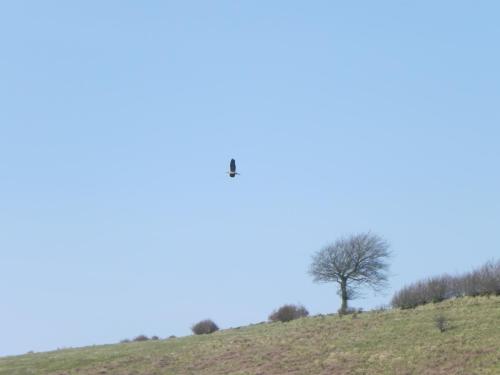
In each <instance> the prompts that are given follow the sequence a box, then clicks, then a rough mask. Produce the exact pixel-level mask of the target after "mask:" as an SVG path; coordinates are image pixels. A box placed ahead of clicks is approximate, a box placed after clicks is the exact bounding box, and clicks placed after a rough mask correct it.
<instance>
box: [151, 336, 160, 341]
mask: <svg viewBox="0 0 500 375" xmlns="http://www.w3.org/2000/svg"><path fill="white" fill-rule="evenodd" d="M159 339H160V338H159V337H158V336H151V340H159Z"/></svg>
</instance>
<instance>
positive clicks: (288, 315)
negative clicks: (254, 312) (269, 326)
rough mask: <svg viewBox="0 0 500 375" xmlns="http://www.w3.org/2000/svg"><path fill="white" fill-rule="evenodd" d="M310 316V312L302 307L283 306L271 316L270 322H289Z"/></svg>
mask: <svg viewBox="0 0 500 375" xmlns="http://www.w3.org/2000/svg"><path fill="white" fill-rule="evenodd" d="M308 315H309V311H307V309H306V308H305V307H304V306H302V305H283V306H281V307H280V308H279V309H277V310H274V311H273V312H272V313H271V315H269V320H270V321H272V322H289V321H290V320H294V319H298V318H303V317H306V316H308Z"/></svg>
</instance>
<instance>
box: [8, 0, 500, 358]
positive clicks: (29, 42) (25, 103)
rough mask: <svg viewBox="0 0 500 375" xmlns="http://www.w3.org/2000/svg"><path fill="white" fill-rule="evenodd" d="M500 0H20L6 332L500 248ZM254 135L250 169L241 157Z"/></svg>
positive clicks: (145, 328)
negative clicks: (361, 267)
mask: <svg viewBox="0 0 500 375" xmlns="http://www.w3.org/2000/svg"><path fill="white" fill-rule="evenodd" d="M499 14H500V5H499V3H498V2H497V1H477V2H470V1H455V0H453V1H451V0H450V1H439V2H437V1H418V2H415V1H413V2H410V1H377V2H374V1H362V2H345V1H343V2H341V1H314V2H311V1H289V0H287V1H274V2H269V1H233V0H227V1H177V2H173V1H159V0H158V1H118V0H114V1H90V0H85V1H62V0H61V1H53V0H47V1H21V0H20V1H4V2H2V3H1V4H0V254H1V257H0V355H9V354H18V353H24V352H27V351H29V350H34V351H42V350H52V349H56V348H58V347H70V346H82V345H92V344H102V343H113V342H118V341H119V340H121V339H124V338H132V337H134V336H136V335H139V334H147V335H159V336H160V337H165V336H169V335H172V334H175V335H178V336H179V335H187V334H190V326H191V325H192V324H193V323H195V322H197V321H199V320H201V319H205V318H212V319H213V320H214V321H215V322H216V323H217V324H218V325H219V326H220V327H221V328H228V327H231V326H239V325H245V324H248V323H252V322H254V323H255V322H259V321H263V320H266V319H267V316H268V315H269V313H271V312H272V310H273V309H274V308H276V307H279V306H280V305H282V304H285V303H302V304H304V305H305V306H306V307H307V308H308V309H309V311H310V312H311V313H312V314H317V313H329V312H334V311H336V310H337V309H338V307H339V305H340V301H339V298H338V296H337V295H336V293H335V286H334V285H331V284H330V285H317V284H313V282H312V278H311V277H310V276H309V275H308V274H307V269H308V267H309V264H310V261H311V256H312V254H313V253H314V252H316V251H317V250H318V249H320V248H321V247H322V246H324V245H325V244H327V243H328V242H330V241H334V240H335V239H337V238H338V237H339V236H342V235H346V234H350V233H357V232H362V231H372V232H373V233H376V234H379V235H381V236H383V237H384V238H386V239H387V240H388V241H389V242H390V243H391V247H392V250H393V252H394V256H393V258H392V260H391V275H392V276H391V278H390V285H391V286H390V289H389V290H388V291H387V293H386V294H382V295H376V296H374V295H373V294H371V293H367V294H366V298H365V299H360V300H356V301H353V302H352V305H353V306H358V307H364V308H365V309H369V308H372V307H375V306H377V305H380V304H385V303H388V302H389V301H390V298H391V296H392V293H393V292H394V291H395V290H397V289H398V288H400V287H402V286H403V285H404V284H406V283H410V282H413V281H416V280H418V279H420V278H423V277H427V276H432V275H436V274H441V273H444V272H449V273H454V272H463V271H468V270H470V269H471V268H473V267H475V266H479V265H481V264H483V263H484V262H486V261H487V260H489V259H493V258H498V255H499V254H500V238H499V235H498V234H499V226H500V198H499V191H500V177H499V162H500V151H499V142H500V68H499V67H500V49H499V41H500V23H499V22H498V15H499ZM233 157H234V158H235V159H236V161H237V163H238V168H239V171H240V172H241V175H240V176H238V177H237V178H235V179H231V178H229V177H228V176H227V175H226V174H225V172H226V170H227V169H228V164H229V160H230V159H231V158H233Z"/></svg>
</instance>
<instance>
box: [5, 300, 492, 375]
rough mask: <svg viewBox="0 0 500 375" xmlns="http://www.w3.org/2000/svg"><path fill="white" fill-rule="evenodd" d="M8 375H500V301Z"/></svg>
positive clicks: (88, 354)
mask: <svg viewBox="0 0 500 375" xmlns="http://www.w3.org/2000/svg"><path fill="white" fill-rule="evenodd" d="M438 314H443V315H444V316H445V317H446V318H447V319H448V320H449V324H450V328H449V329H448V330H447V331H445V332H443V333H441V332H440V331H439V330H438V329H437V328H436V325H435V321H434V318H435V317H436V316H437V315H438ZM0 374H1V375H24V374H44V375H49V374H50V375H56V374H57V375H62V374H68V375H69V374H71V375H73V374H91V375H97V374H100V375H102V374H109V375H111V374H120V375H127V374H129V375H132V374H134V375H146V374H147V375H160V374H241V375H243V374H262V375H272V374H398V375H403V374H492V375H493V374H500V297H491V298H486V297H477V298H469V297H467V298H461V299H456V300H448V301H445V302H442V303H439V304H433V305H427V306H421V307H418V308H416V309H414V310H389V311H384V312H366V313H363V314H359V315H358V316H357V317H356V318H353V317H352V316H345V317H343V318H339V317H338V316H334V315H332V316H317V317H311V318H303V319H299V320H295V321H292V322H289V323H272V324H268V323H265V324H256V325H251V326H248V327H241V328H236V329H228V330H223V331H219V332H217V333H214V334H211V335H203V336H189V337H182V338H176V339H168V340H160V341H148V342H137V343H135V342H134V343H128V344H116V345H104V346H94V347H86V348H80V349H67V350H59V351H54V352H48V353H35V354H26V355H22V356H15V357H5V358H0Z"/></svg>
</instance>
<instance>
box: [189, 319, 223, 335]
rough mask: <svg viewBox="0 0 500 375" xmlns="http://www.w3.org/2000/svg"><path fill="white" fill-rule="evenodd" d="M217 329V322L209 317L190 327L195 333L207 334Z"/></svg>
mask: <svg viewBox="0 0 500 375" xmlns="http://www.w3.org/2000/svg"><path fill="white" fill-rule="evenodd" d="M218 330H219V327H217V324H215V323H214V322H213V321H212V320H210V319H206V320H202V321H201V322H198V323H196V324H195V325H193V326H192V327H191V331H193V333H194V334H195V335H203V334H208V333H212V332H215V331H218Z"/></svg>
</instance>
